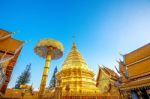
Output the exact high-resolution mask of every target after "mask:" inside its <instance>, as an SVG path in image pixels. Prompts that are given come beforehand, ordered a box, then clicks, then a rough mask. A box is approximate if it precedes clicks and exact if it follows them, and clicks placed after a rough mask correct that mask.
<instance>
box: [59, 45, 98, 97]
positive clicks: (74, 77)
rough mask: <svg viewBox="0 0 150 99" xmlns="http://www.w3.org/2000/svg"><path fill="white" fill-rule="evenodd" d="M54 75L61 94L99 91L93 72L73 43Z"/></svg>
mask: <svg viewBox="0 0 150 99" xmlns="http://www.w3.org/2000/svg"><path fill="white" fill-rule="evenodd" d="M56 77H57V86H61V91H62V96H79V95H93V96H94V95H96V94H98V93H99V89H98V88H97V87H96V82H95V80H94V73H93V71H91V70H90V69H89V68H88V65H87V64H86V62H85V60H84V59H83V57H82V55H81V54H80V52H79V51H78V50H77V48H76V44H75V43H73V46H72V49H71V51H70V53H69V54H68V56H67V58H66V60H65V61H64V63H63V65H62V68H61V70H60V71H59V72H58V73H57V74H56Z"/></svg>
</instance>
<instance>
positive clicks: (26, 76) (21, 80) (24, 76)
mask: <svg viewBox="0 0 150 99" xmlns="http://www.w3.org/2000/svg"><path fill="white" fill-rule="evenodd" d="M30 70H31V64H29V65H27V66H26V68H25V70H24V71H23V72H22V73H21V75H20V76H19V77H18V79H17V81H16V85H15V89H20V85H23V84H27V83H29V82H30V76H31V72H30Z"/></svg>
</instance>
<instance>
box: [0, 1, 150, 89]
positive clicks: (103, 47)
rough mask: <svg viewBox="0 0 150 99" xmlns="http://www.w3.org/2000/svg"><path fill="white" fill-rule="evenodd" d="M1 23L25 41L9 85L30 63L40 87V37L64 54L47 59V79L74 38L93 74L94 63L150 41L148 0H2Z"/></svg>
mask: <svg viewBox="0 0 150 99" xmlns="http://www.w3.org/2000/svg"><path fill="white" fill-rule="evenodd" d="M0 12H1V13H0V28H2V29H6V30H8V31H12V32H17V34H15V35H13V37H14V38H16V39H19V40H22V41H26V40H31V42H28V43H26V44H25V45H24V47H23V49H22V52H21V54H20V56H19V58H18V61H17V64H16V66H15V68H14V70H13V74H12V78H11V81H10V83H9V87H13V86H14V85H15V82H16V79H17V77H18V76H19V75H20V74H21V72H22V71H23V70H24V68H25V66H26V65H27V64H29V63H31V64H32V67H31V72H32V73H31V81H30V84H32V83H33V86H34V88H35V89H38V87H39V85H40V81H41V76H42V72H43V67H44V62H45V60H44V59H43V58H41V57H39V56H37V55H36V54H35V53H34V47H35V45H36V44H37V42H38V41H39V40H41V39H42V38H53V39H56V40H59V41H60V42H62V43H63V44H64V48H65V51H64V55H63V57H62V58H61V59H59V60H54V61H52V63H51V68H50V73H49V77H48V81H47V85H48V84H49V81H50V78H51V76H52V72H53V70H54V67H55V66H58V68H59V69H60V68H61V65H62V63H63V61H64V60H65V58H66V56H67V54H68V53H69V51H70V49H71V46H72V35H73V33H74V32H76V43H77V47H78V49H79V51H80V52H81V53H82V55H83V57H84V59H85V60H86V62H87V64H88V65H89V68H91V69H92V70H93V71H94V72H95V74H97V70H98V64H103V65H105V66H107V67H109V68H111V69H114V66H115V65H117V63H116V60H117V59H119V58H121V56H120V55H119V53H122V54H126V53H129V52H131V51H133V50H135V49H137V48H139V47H141V46H143V45H145V44H147V43H149V42H150V28H149V26H150V1H149V0H24V1H23V0H0Z"/></svg>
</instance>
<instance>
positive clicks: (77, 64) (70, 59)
mask: <svg viewBox="0 0 150 99" xmlns="http://www.w3.org/2000/svg"><path fill="white" fill-rule="evenodd" d="M66 68H83V69H88V65H87V64H86V62H85V60H84V59H83V57H82V55H81V54H80V52H79V51H78V49H77V47H76V44H75V42H74V43H73V45H72V49H71V51H70V52H69V54H68V56H67V58H66V60H65V61H64V63H63V66H62V69H66Z"/></svg>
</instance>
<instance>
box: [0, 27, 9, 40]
mask: <svg viewBox="0 0 150 99" xmlns="http://www.w3.org/2000/svg"><path fill="white" fill-rule="evenodd" d="M10 36H11V33H9V32H8V31H5V30H2V29H0V40H4V39H6V38H8V37H10Z"/></svg>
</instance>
